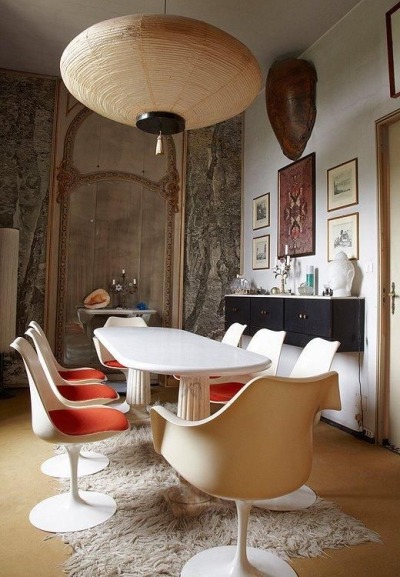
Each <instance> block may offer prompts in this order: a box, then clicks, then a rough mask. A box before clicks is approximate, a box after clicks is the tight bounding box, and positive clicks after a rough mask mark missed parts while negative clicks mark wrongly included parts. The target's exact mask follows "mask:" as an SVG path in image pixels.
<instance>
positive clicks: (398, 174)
mask: <svg viewBox="0 0 400 577" xmlns="http://www.w3.org/2000/svg"><path fill="white" fill-rule="evenodd" d="M388 152H389V154H388V158H389V167H388V168H389V170H388V181H389V187H388V188H389V190H388V193H389V199H390V200H389V215H390V216H389V231H390V232H389V239H388V241H389V242H388V245H387V246H388V247H389V252H390V256H389V270H388V275H387V278H388V281H389V287H388V288H389V291H388V299H387V301H388V302H387V305H388V308H389V311H388V319H389V321H388V322H389V327H390V345H389V351H390V353H389V366H388V374H389V383H388V387H389V395H388V396H389V398H388V411H387V416H388V424H387V432H388V441H389V444H390V445H394V446H395V447H400V298H398V296H397V295H399V294H400V258H399V249H400V121H397V122H395V123H394V124H390V125H389V127H388Z"/></svg>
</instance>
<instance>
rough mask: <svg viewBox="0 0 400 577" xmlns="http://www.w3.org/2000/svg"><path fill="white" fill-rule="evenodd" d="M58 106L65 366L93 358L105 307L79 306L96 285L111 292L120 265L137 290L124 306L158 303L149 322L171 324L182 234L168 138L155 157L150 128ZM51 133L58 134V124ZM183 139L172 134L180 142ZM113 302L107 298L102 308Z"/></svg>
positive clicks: (60, 337) (59, 333)
mask: <svg viewBox="0 0 400 577" xmlns="http://www.w3.org/2000/svg"><path fill="white" fill-rule="evenodd" d="M65 110H66V113H65V118H68V122H65V126H64V134H61V136H60V135H58V139H57V140H58V149H59V151H58V153H59V162H58V163H57V165H58V170H57V173H56V180H57V182H56V185H55V188H56V190H57V203H55V204H57V205H58V211H59V215H58V217H59V233H58V242H57V244H58V257H57V262H58V274H57V290H56V314H55V326H56V330H55V335H54V340H55V350H56V355H57V358H58V359H59V360H60V361H61V362H62V363H63V364H65V365H67V366H79V365H88V364H91V365H92V366H93V365H96V366H98V359H97V355H96V352H95V350H94V347H93V342H92V336H93V330H94V328H96V326H102V325H103V324H104V322H105V321H106V319H107V311H106V310H105V311H104V313H105V314H104V315H103V314H102V315H99V316H97V315H96V316H93V317H90V318H89V321H88V322H86V321H87V319H86V316H85V315H80V312H79V307H83V300H84V298H85V297H86V296H87V295H88V294H89V293H91V292H92V291H93V290H95V289H98V288H102V289H105V290H106V291H107V292H109V293H110V294H111V297H113V295H112V292H111V291H110V287H111V285H112V281H113V279H115V280H116V283H117V284H118V280H119V278H120V277H121V272H122V270H123V269H124V270H125V274H126V283H129V282H131V283H133V279H135V280H136V284H137V290H135V291H131V292H129V293H127V294H126V302H125V303H124V306H126V307H127V308H135V307H136V305H137V304H138V303H145V304H146V305H147V306H148V308H150V309H154V310H156V313H155V314H152V315H151V317H150V318H149V324H150V325H154V326H171V324H173V316H174V314H175V313H174V311H173V288H174V283H175V280H176V279H175V277H176V264H174V258H173V256H174V255H173V252H174V247H175V246H176V244H177V243H176V236H177V235H178V236H179V234H180V215H179V194H180V176H179V173H178V170H177V152H176V145H175V140H174V139H173V138H172V137H166V138H165V149H166V154H165V155H164V156H156V155H155V140H156V139H155V137H154V135H151V134H146V133H144V132H141V131H140V130H138V129H136V128H133V127H128V126H124V125H121V124H118V123H116V122H113V121H111V120H108V119H105V118H103V117H101V116H99V115H97V114H95V113H92V112H91V111H89V110H88V109H86V108H84V107H82V106H81V105H76V104H74V106H73V107H71V108H70V109H67V107H66V108H65ZM60 125H61V126H60ZM59 131H60V132H63V130H62V123H59ZM182 141H183V139H182V136H180V139H179V138H178V144H179V145H180V144H181V143H182ZM178 156H179V154H178ZM178 246H179V245H178ZM53 250H54V247H53ZM176 260H177V261H179V259H176ZM174 267H175V268H174ZM118 304H119V303H117V302H115V301H114V302H113V301H111V303H110V306H111V305H113V306H117V305H118ZM49 308H51V307H50V306H49ZM50 316H51V315H50Z"/></svg>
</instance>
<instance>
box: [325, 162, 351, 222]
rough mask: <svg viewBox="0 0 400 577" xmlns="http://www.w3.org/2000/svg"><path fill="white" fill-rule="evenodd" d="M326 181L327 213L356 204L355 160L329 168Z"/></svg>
mask: <svg viewBox="0 0 400 577" xmlns="http://www.w3.org/2000/svg"><path fill="white" fill-rule="evenodd" d="M327 180H328V212H330V211H331V210H337V209H338V208H344V207H347V206H352V205H353V204H358V169H357V158H353V159H352V160H349V161H348V162H344V163H343V164H339V165H338V166H334V167H333V168H330V169H329V170H328V172H327Z"/></svg>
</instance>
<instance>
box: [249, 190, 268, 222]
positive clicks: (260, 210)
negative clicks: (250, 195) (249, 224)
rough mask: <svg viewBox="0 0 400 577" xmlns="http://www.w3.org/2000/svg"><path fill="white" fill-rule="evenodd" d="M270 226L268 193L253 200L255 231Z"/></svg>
mask: <svg viewBox="0 0 400 577" xmlns="http://www.w3.org/2000/svg"><path fill="white" fill-rule="evenodd" d="M269 225H270V216H269V192H267V194H263V195H261V196H257V198H255V199H254V200H253V230H256V229H257V228H264V227H265V226H269Z"/></svg>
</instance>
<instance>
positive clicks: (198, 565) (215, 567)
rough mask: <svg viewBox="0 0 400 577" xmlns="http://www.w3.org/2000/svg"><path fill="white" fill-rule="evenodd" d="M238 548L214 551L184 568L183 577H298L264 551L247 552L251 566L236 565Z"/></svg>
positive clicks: (215, 548)
mask: <svg viewBox="0 0 400 577" xmlns="http://www.w3.org/2000/svg"><path fill="white" fill-rule="evenodd" d="M235 553H236V546H234V545H231V546H228V547H214V548H213V549H207V550H206V551H202V552H201V553H198V554H197V555H195V556H194V557H192V558H191V559H190V560H189V561H188V562H187V563H186V565H184V567H183V569H182V572H181V577H205V576H207V577H296V575H297V573H296V572H295V571H294V570H293V569H292V568H291V567H290V565H289V564H288V563H286V561H283V560H282V559H280V558H279V557H277V556H276V555H273V554H272V553H268V551H263V550H262V549H254V548H253V547H248V548H247V558H248V561H249V564H247V563H246V564H245V565H244V566H243V565H242V564H239V563H235V564H234V562H233V561H234V558H235Z"/></svg>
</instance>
